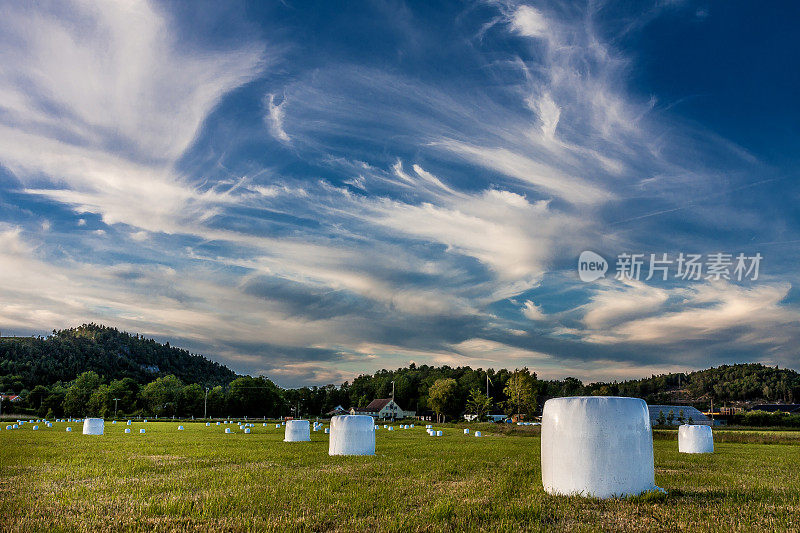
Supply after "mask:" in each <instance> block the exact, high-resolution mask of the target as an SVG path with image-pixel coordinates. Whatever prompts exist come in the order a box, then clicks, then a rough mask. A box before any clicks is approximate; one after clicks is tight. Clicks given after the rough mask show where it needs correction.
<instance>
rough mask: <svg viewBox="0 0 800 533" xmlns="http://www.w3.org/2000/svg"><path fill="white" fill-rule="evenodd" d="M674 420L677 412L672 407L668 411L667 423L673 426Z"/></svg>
mask: <svg viewBox="0 0 800 533" xmlns="http://www.w3.org/2000/svg"><path fill="white" fill-rule="evenodd" d="M673 420H675V413H673V412H672V409H670V410H669V413H667V423H668V424H669V425H670V426H671V425H672V421H673Z"/></svg>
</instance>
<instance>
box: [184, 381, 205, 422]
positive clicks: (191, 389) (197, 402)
mask: <svg viewBox="0 0 800 533" xmlns="http://www.w3.org/2000/svg"><path fill="white" fill-rule="evenodd" d="M205 398H206V391H205V390H204V389H203V387H201V386H200V385H198V384H197V383H192V384H191V385H186V386H185V387H184V388H183V390H182V391H181V414H183V415H186V416H195V417H201V416H203V403H204V402H205Z"/></svg>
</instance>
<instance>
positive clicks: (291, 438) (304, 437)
mask: <svg viewBox="0 0 800 533" xmlns="http://www.w3.org/2000/svg"><path fill="white" fill-rule="evenodd" d="M310 440H311V424H310V423H309V422H308V420H287V421H286V431H285V433H284V436H283V442H306V441H310Z"/></svg>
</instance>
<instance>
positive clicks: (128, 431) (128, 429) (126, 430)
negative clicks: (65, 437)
mask: <svg viewBox="0 0 800 533" xmlns="http://www.w3.org/2000/svg"><path fill="white" fill-rule="evenodd" d="M67 430H69V428H67ZM130 432H131V430H130V428H125V433H130Z"/></svg>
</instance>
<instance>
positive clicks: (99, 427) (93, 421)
mask: <svg viewBox="0 0 800 533" xmlns="http://www.w3.org/2000/svg"><path fill="white" fill-rule="evenodd" d="M104 426H105V422H104V421H103V419H102V418H87V419H86V420H84V421H83V434H84V435H102V434H103V429H104Z"/></svg>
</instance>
